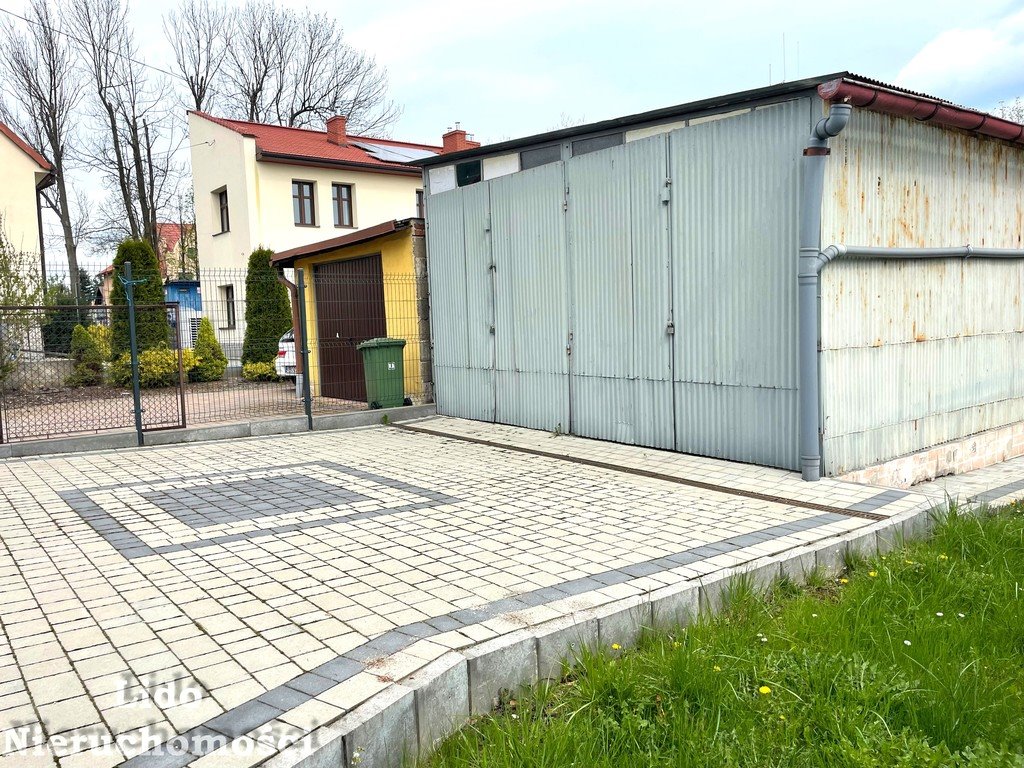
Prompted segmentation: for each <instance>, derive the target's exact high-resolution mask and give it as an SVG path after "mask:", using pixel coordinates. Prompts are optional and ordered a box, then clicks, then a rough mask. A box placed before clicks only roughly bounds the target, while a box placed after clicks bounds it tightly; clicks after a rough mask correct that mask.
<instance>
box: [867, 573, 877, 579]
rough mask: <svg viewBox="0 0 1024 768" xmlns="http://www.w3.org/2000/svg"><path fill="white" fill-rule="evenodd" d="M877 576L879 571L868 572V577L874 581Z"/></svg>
mask: <svg viewBox="0 0 1024 768" xmlns="http://www.w3.org/2000/svg"><path fill="white" fill-rule="evenodd" d="M877 575H878V571H868V576H870V577H871V578H872V579H873V578H875V576H877Z"/></svg>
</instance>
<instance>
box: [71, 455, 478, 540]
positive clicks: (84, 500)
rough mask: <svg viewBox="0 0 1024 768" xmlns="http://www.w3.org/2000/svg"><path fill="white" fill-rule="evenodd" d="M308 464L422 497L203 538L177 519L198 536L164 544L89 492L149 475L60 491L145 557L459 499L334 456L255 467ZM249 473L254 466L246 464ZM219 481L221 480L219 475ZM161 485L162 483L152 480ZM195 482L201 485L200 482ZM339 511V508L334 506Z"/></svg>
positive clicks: (99, 529)
mask: <svg viewBox="0 0 1024 768" xmlns="http://www.w3.org/2000/svg"><path fill="white" fill-rule="evenodd" d="M307 467H310V468H312V467H318V468H320V469H325V470H329V471H331V472H334V473H337V474H340V475H348V476H350V477H354V478H356V479H357V480H363V481H366V482H370V483H374V484H376V485H381V486H385V487H388V488H393V489H396V490H399V491H403V492H405V493H408V494H410V495H413V496H417V497H419V498H421V499H424V501H418V502H410V503H408V504H402V505H399V506H397V507H380V508H378V509H370V510H363V511H340V513H338V514H331V515H328V514H325V515H324V516H323V517H318V518H314V519H311V520H303V521H299V522H291V523H283V524H281V525H277V526H271V527H268V528H257V529H255V530H252V531H246V532H244V533H226V534H221V535H217V536H211V537H209V538H202V537H201V536H200V533H201V531H200V530H198V529H197V528H196V526H193V525H190V524H189V523H187V522H185V521H183V520H180V518H179V521H180V522H182V523H183V524H185V525H186V526H188V527H189V528H190V529H191V530H193V531H194V532H195V533H196V536H197V538H196V539H195V540H194V541H189V542H183V543H180V544H162V545H158V546H151V545H149V544H147V543H146V542H145V541H144V540H143V539H142V538H141V537H140V536H139V535H138V534H136V533H134V532H132V531H131V530H130V529H129V528H128V526H126V525H125V524H124V523H122V522H121V521H120V520H118V519H117V518H116V517H115V516H114V515H113V514H111V513H110V512H109V511H108V510H106V509H104V508H103V506H102V505H101V504H98V503H97V502H95V501H94V500H93V499H92V497H91V496H90V494H94V493H99V492H103V491H111V490H122V489H127V490H130V491H133V492H134V493H138V494H140V495H145V491H144V490H139V489H145V488H146V487H148V486H150V485H154V483H153V482H151V481H138V482H129V483H114V484H111V485H100V486H96V487H94V488H87V489H84V490H80V489H78V488H75V489H73V490H69V491H60V492H58V494H57V495H58V496H59V497H60V498H61V500H62V501H63V502H64V503H65V504H67V505H68V508H69V509H71V511H72V512H75V513H76V514H77V515H78V516H79V517H81V518H82V519H83V520H84V521H85V522H86V523H88V525H89V526H90V527H91V528H92V529H93V530H94V531H95V532H96V533H97V534H99V535H100V536H101V537H102V538H103V539H104V540H105V541H106V542H107V543H108V544H110V546H112V547H113V548H114V549H115V550H117V552H118V553H119V554H121V555H122V556H123V557H125V558H127V559H128V560H135V559H137V558H140V557H149V556H151V555H164V554H169V553H172V552H184V551H185V550H191V549H202V548H203V547H213V546H217V545H220V544H227V543H230V542H233V541H241V540H243V539H257V538H262V537H265V536H273V535H276V534H279V533H282V532H285V531H298V530H304V529H307V528H323V527H326V526H329V525H335V524H337V523H345V522H352V521H355V520H365V519H367V518H371V517H379V516H382V515H393V514H401V513H403V512H412V511H415V510H417V509H427V508H431V507H437V506H441V505H444V504H456V503H458V502H459V501H460V499H457V498H455V497H453V496H448V495H447V494H444V493H441V492H440V491H434V490H431V489H429V488H422V487H420V486H418V485H413V484H412V483H407V482H405V481H403V480H396V479H394V478H391V477H386V476H384V475H378V474H376V473H374V472H367V471H366V470H362V469H358V468H356V467H349V466H347V465H344V464H339V463H337V462H333V461H307V462H298V463H293V464H280V465H276V466H273V467H268V468H266V469H264V470H259V471H258V474H273V475H278V474H285V475H287V474H288V473H289V472H292V471H294V470H299V469H304V468H307ZM245 472H246V470H236V471H228V472H223V471H222V472H214V473H207V474H199V475H192V476H189V477H184V478H177V481H179V482H182V481H196V482H198V481H203V480H210V479H221V478H223V477H225V476H230V475H235V474H239V475H240V474H245ZM248 472H250V473H253V472H254V471H253V470H248ZM222 482H223V481H222ZM155 484H156V485H160V484H162V483H155ZM197 487H205V486H203V485H201V484H200V485H198V486H197ZM334 511H335V512H339V511H338V510H334Z"/></svg>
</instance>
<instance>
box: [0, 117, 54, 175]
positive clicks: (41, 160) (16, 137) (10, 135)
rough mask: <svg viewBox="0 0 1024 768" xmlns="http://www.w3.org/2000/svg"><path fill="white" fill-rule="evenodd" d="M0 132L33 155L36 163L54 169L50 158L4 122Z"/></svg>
mask: <svg viewBox="0 0 1024 768" xmlns="http://www.w3.org/2000/svg"><path fill="white" fill-rule="evenodd" d="M0 133H2V134H3V135H4V136H6V137H7V138H8V139H10V140H11V142H12V143H13V144H14V146H16V147H17V148H18V149H20V150H21V151H22V152H24V153H25V154H26V155H28V156H29V157H31V158H32V159H33V160H34V161H35V163H36V165H38V166H39V167H40V168H42V169H43V170H44V171H52V170H53V166H52V165H50V161H49V160H47V159H46V158H45V157H43V156H42V155H41V154H40V153H39V152H37V151H36V150H35V149H33V148H32V147H31V146H29V144H28V142H26V141H25V140H24V139H23V138H21V136H19V135H18V134H16V133H15V132H14V131H12V130H11V129H10V128H9V127H7V126H6V125H4V124H3V123H0Z"/></svg>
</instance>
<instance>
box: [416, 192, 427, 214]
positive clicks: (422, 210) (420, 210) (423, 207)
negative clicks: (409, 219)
mask: <svg viewBox="0 0 1024 768" xmlns="http://www.w3.org/2000/svg"><path fill="white" fill-rule="evenodd" d="M426 217H427V201H426V198H425V197H424V196H423V190H422V189H417V190H416V218H417V219H425V218H426Z"/></svg>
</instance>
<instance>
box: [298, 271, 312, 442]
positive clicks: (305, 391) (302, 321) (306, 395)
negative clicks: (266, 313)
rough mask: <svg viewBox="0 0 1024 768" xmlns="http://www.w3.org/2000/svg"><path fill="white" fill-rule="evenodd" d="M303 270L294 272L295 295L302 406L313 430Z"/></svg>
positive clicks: (308, 424) (307, 422) (308, 425)
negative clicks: (296, 300) (300, 353)
mask: <svg viewBox="0 0 1024 768" xmlns="http://www.w3.org/2000/svg"><path fill="white" fill-rule="evenodd" d="M304 273H305V270H304V269H296V270H295V285H296V288H297V290H296V294H297V295H298V299H299V337H300V345H301V347H302V404H303V406H305V409H306V425H307V427H308V428H309V429H310V430H312V429H313V398H312V396H311V395H310V392H309V374H310V370H309V338H308V336H307V334H306V276H305V274H304Z"/></svg>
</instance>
